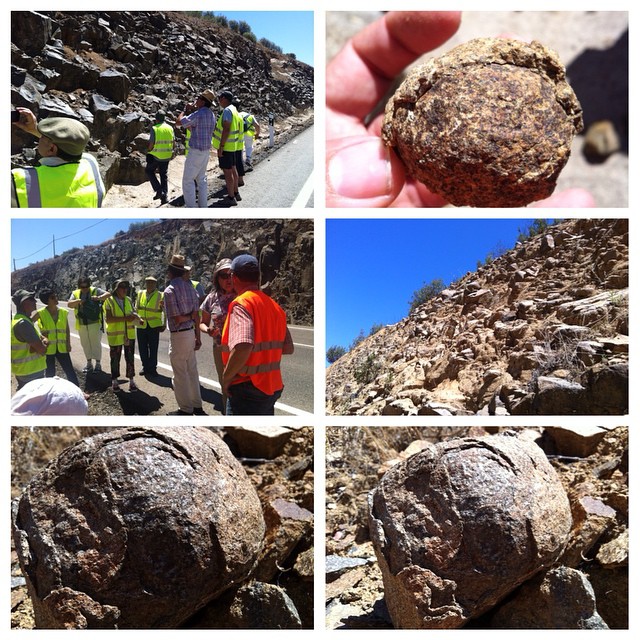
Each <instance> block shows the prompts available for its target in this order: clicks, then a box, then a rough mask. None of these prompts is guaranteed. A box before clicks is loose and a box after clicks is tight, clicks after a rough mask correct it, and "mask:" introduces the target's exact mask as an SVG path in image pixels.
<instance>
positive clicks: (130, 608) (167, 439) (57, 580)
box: [13, 427, 265, 628]
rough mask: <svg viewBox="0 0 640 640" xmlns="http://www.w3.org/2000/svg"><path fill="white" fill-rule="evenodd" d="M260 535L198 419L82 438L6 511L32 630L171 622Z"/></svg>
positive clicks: (237, 474) (258, 513)
mask: <svg viewBox="0 0 640 640" xmlns="http://www.w3.org/2000/svg"><path fill="white" fill-rule="evenodd" d="M264 531H265V525H264V519H263V516H262V510H261V507H260V501H259V499H258V495H257V493H256V491H255V489H254V487H253V486H252V484H251V483H250V481H249V479H248V478H247V476H246V473H245V472H244V470H243V468H242V466H241V465H240V464H239V463H238V462H237V461H236V460H235V458H233V456H232V455H231V454H230V452H229V450H228V448H227V446H226V445H225V444H224V442H223V441H222V440H221V439H220V438H219V437H218V436H216V435H215V434H213V433H212V432H211V431H209V430H208V429H206V428H200V427H158V428H150V427H149V428H146V427H131V428H127V429H122V430H114V431H109V432H107V433H104V434H99V435H96V436H93V437H90V438H87V439H85V440H82V441H80V442H79V443H78V444H76V445H74V446H73V447H71V448H69V449H66V450H65V451H64V452H63V453H62V454H60V456H59V457H58V458H57V459H55V460H54V461H53V462H52V463H50V464H49V465H48V466H47V467H46V468H45V469H44V471H43V472H42V473H41V474H40V475H39V476H37V477H36V478H35V479H34V480H33V481H32V482H31V483H30V484H29V485H28V487H27V488H26V489H25V491H24V492H23V494H22V496H21V497H20V499H19V500H18V501H16V503H15V506H14V512H13V536H14V541H15V546H16V550H17V552H18V556H19V558H20V564H21V568H22V571H23V573H24V575H25V576H26V578H27V584H28V587H29V593H30V596H31V598H32V601H33V605H34V611H35V618H36V625H37V626H38V627H40V628H114V627H117V628H170V627H175V626H176V625H178V624H180V623H181V622H183V621H184V620H185V619H186V618H188V617H189V616H190V615H192V614H193V613H194V612H196V611H197V610H199V609H200V608H201V607H203V606H204V605H205V604H206V603H207V602H209V601H210V600H212V599H213V598H215V597H217V596H218V595H219V594H221V593H222V592H224V591H225V590H226V589H228V588H230V587H232V586H233V585H234V584H235V583H237V582H239V581H241V580H242V579H243V578H245V577H246V576H247V575H248V574H249V572H250V571H251V570H252V568H253V566H254V564H255V562H256V559H257V555H258V552H259V550H260V546H261V544H262V539H263V536H264Z"/></svg>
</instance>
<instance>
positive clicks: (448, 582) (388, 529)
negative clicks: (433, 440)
mask: <svg viewBox="0 0 640 640" xmlns="http://www.w3.org/2000/svg"><path fill="white" fill-rule="evenodd" d="M369 526H370V531H371V537H372V540H373V544H374V548H375V551H376V555H377V557H378V562H379V565H380V568H381V570H382V576H383V581H384V593H385V601H386V603H387V606H388V609H389V612H390V614H391V618H392V620H393V623H394V626H395V627H396V628H404V629H450V628H456V627H461V626H463V625H464V624H465V623H466V622H467V621H468V620H469V619H471V618H474V617H477V616H479V615H480V614H482V613H484V612H485V611H487V610H488V609H489V608H491V607H492V606H493V605H494V604H496V603H497V602H499V601H500V600H501V599H502V598H503V597H504V596H505V595H507V594H508V593H510V592H511V591H513V590H514V589H515V588H516V587H517V586H518V585H520V584H521V583H523V582H524V581H525V580H527V579H528V578H529V577H531V576H532V575H534V574H535V573H537V572H538V571H540V570H541V569H543V568H546V567H548V566H549V565H551V564H553V562H554V561H555V560H556V558H557V557H558V556H559V555H560V553H561V552H562V550H563V548H564V545H565V544H566V542H567V539H568V537H569V532H570V530H571V511H570V507H569V500H568V498H567V495H566V493H565V491H564V489H563V487H562V485H561V483H560V480H559V478H558V476H557V475H556V473H555V471H554V469H553V468H552V467H551V465H550V464H549V462H548V461H547V459H546V457H545V455H544V453H543V452H542V450H541V449H540V448H539V447H538V446H537V445H535V444H533V443H531V442H529V441H527V440H520V439H518V438H517V436H516V435H515V434H514V433H512V432H508V433H505V434H501V435H496V436H487V437H478V438H457V439H453V440H450V441H448V442H443V443H439V444H437V445H430V446H429V447H428V448H426V449H424V450H423V451H420V452H419V453H417V454H415V455H414V456H412V457H410V458H409V459H407V460H406V461H404V462H401V463H400V464H397V465H396V466H394V467H392V468H391V469H390V470H389V471H388V472H387V473H386V474H385V475H384V476H383V478H382V480H381V481H380V484H379V485H378V487H377V488H376V489H375V490H374V491H372V492H371V494H370V496H369Z"/></svg>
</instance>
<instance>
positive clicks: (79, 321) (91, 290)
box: [71, 287, 100, 326]
mask: <svg viewBox="0 0 640 640" xmlns="http://www.w3.org/2000/svg"><path fill="white" fill-rule="evenodd" d="M81 294H82V289H75V290H74V291H73V293H72V294H71V295H72V296H73V299H74V300H80V297H81ZM97 295H98V290H97V289H96V288H95V287H89V296H90V297H93V296H97ZM81 306H82V305H81ZM81 306H80V307H76V308H75V309H74V310H73V313H74V316H75V319H76V325H78V324H82V325H85V326H86V323H85V322H83V321H82V319H81V318H78V311H80V308H81ZM98 322H100V320H96V321H95V322H90V323H89V324H96V323H98Z"/></svg>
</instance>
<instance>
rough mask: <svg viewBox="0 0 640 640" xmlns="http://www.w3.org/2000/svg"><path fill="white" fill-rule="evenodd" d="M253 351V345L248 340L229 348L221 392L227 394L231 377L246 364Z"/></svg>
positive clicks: (231, 380)
mask: <svg viewBox="0 0 640 640" xmlns="http://www.w3.org/2000/svg"><path fill="white" fill-rule="evenodd" d="M252 351H253V345H252V344H251V343H249V342H240V343H238V344H237V345H235V346H234V347H233V349H231V352H230V353H229V360H228V361H227V366H226V367H225V368H224V372H223V374H222V393H223V394H224V395H227V391H228V389H229V386H230V385H231V383H232V382H233V379H234V378H235V377H236V376H237V375H238V373H240V371H241V369H242V368H243V367H244V366H245V364H247V360H248V359H249V356H250V355H251V352H252Z"/></svg>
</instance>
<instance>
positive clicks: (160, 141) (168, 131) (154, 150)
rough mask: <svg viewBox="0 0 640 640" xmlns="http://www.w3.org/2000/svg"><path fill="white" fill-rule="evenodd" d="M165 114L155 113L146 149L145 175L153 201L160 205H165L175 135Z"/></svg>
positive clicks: (162, 112)
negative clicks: (150, 187) (157, 201)
mask: <svg viewBox="0 0 640 640" xmlns="http://www.w3.org/2000/svg"><path fill="white" fill-rule="evenodd" d="M165 119H166V113H165V112H164V111H162V110H160V111H158V112H157V113H156V117H155V124H154V125H153V126H152V127H151V132H150V133H149V146H148V148H147V166H146V167H145V173H146V174H147V177H148V178H149V182H151V186H152V187H153V190H154V191H155V195H154V196H153V199H154V200H160V202H161V203H162V204H167V192H168V190H169V187H168V181H167V171H168V170H169V161H170V160H171V158H172V157H173V141H174V138H175V135H174V133H173V127H172V126H171V125H170V124H167V123H166V122H165ZM156 171H157V172H158V175H159V176H160V181H158V178H156Z"/></svg>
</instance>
